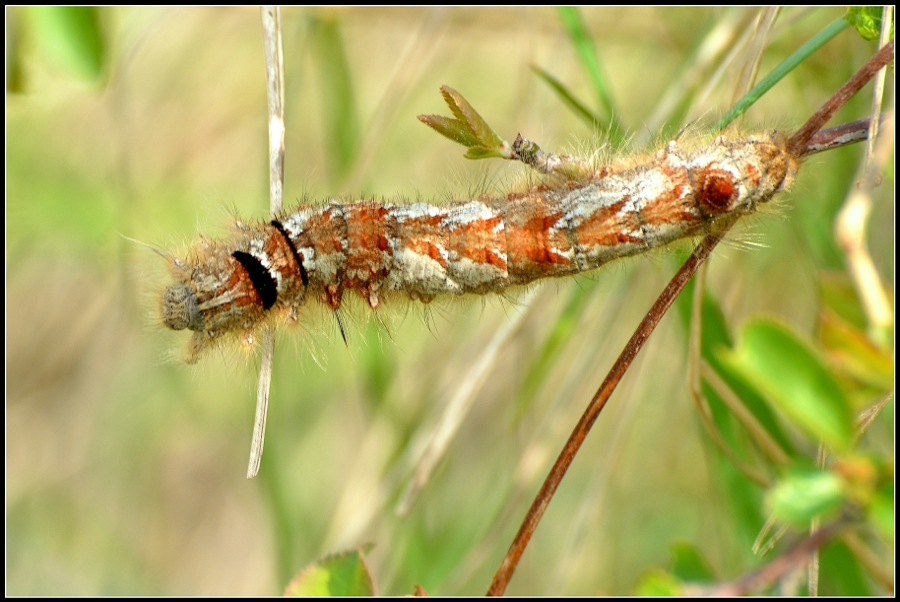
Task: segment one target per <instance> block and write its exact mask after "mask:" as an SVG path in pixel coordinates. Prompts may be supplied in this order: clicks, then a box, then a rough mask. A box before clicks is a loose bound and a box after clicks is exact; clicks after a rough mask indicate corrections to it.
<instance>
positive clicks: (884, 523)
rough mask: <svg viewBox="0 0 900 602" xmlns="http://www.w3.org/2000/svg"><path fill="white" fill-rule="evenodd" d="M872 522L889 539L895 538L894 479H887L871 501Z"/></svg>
mask: <svg viewBox="0 0 900 602" xmlns="http://www.w3.org/2000/svg"><path fill="white" fill-rule="evenodd" d="M869 517H870V522H871V523H872V524H873V525H875V527H877V529H878V532H879V533H880V534H881V536H882V537H883V538H884V539H885V540H887V541H891V542H892V541H893V540H894V481H893V479H891V480H890V481H885V483H884V484H883V485H882V487H881V488H880V489H879V490H878V491H877V492H876V493H875V495H874V496H873V497H872V500H871V502H870V503H869Z"/></svg>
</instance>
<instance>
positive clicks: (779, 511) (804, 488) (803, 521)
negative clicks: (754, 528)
mask: <svg viewBox="0 0 900 602" xmlns="http://www.w3.org/2000/svg"><path fill="white" fill-rule="evenodd" d="M843 490H844V487H843V479H841V477H840V476H838V475H836V474H834V473H832V472H827V471H822V470H802V471H801V470H794V471H792V472H791V474H790V475H789V476H787V477H786V478H784V479H782V480H781V481H779V482H778V483H777V484H776V485H775V487H773V488H772V489H770V490H769V493H768V494H767V496H766V504H767V506H768V508H769V511H770V512H771V513H772V515H773V516H774V517H775V518H777V519H779V520H781V521H784V522H786V523H790V524H792V525H797V526H806V525H808V524H809V521H810V520H812V519H813V518H814V517H816V516H819V515H821V514H826V513H834V512H836V511H837V510H838V509H839V508H840V506H841V503H842V501H843Z"/></svg>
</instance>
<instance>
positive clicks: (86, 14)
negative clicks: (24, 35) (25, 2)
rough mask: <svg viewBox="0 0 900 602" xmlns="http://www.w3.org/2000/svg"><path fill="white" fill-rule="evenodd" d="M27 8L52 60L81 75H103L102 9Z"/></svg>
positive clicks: (104, 53)
mask: <svg viewBox="0 0 900 602" xmlns="http://www.w3.org/2000/svg"><path fill="white" fill-rule="evenodd" d="M29 10H30V15H31V22H32V24H33V26H34V33H35V37H36V39H37V40H38V42H39V44H40V45H41V47H42V48H43V49H44V50H45V51H46V52H47V53H48V54H49V55H50V56H51V57H52V59H53V60H55V61H56V62H57V63H59V64H60V65H62V66H64V67H65V68H67V69H68V70H70V71H71V72H73V73H75V74H76V75H78V76H80V77H82V78H84V79H89V80H96V79H98V78H99V77H100V76H101V75H102V73H103V65H104V62H105V60H106V55H107V53H106V44H105V42H104V38H103V31H102V28H101V24H100V10H101V9H99V8H96V7H88V6H40V7H33V8H31V9H29Z"/></svg>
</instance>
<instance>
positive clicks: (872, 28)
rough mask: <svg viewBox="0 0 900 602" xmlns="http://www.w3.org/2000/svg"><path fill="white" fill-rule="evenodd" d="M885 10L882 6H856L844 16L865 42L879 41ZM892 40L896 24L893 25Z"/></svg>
mask: <svg viewBox="0 0 900 602" xmlns="http://www.w3.org/2000/svg"><path fill="white" fill-rule="evenodd" d="M883 14H884V8H883V7H881V6H854V7H851V8H849V9H847V14H846V15H844V19H846V21H847V23H849V24H850V25H852V26H853V28H854V29H856V31H857V33H859V35H860V36H862V38H863V39H864V40H870V41H871V40H877V39H878V36H879V35H881V16H882V15H883ZM891 39H892V40H893V39H894V24H893V23H891Z"/></svg>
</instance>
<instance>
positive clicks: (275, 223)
mask: <svg viewBox="0 0 900 602" xmlns="http://www.w3.org/2000/svg"><path fill="white" fill-rule="evenodd" d="M269 224H270V225H271V226H272V227H273V228H275V229H276V230H278V231H279V232H280V233H281V235H282V236H283V237H284V240H285V242H287V244H288V247H290V249H291V253H292V254H293V255H294V261H296V262H297V265H298V266H300V279H301V280H303V286H309V274H307V273H306V268H305V267H303V259H302V258H301V257H300V254H299V253H297V248H296V247H295V246H294V243H293V242H291V237H290V236H288V233H287V230H285V229H284V226H282V225H281V222H279V221H278V220H277V219H273V220H272V221H271V222H269Z"/></svg>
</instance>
